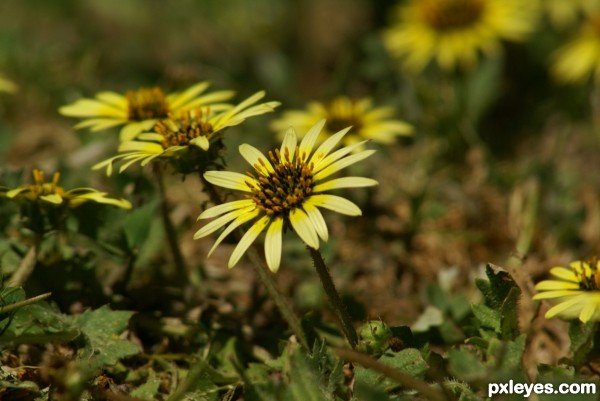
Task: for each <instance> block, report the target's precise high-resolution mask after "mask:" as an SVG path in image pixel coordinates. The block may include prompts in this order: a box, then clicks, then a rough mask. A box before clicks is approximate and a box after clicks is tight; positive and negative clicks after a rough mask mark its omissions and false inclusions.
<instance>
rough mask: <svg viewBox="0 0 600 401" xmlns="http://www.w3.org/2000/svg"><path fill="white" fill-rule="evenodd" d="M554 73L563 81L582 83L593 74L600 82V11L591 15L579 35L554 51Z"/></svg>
mask: <svg viewBox="0 0 600 401" xmlns="http://www.w3.org/2000/svg"><path fill="white" fill-rule="evenodd" d="M552 75H553V76H554V77H555V78H556V80H557V81H559V82H563V83H568V82H571V83H581V82H583V81H585V80H586V79H588V78H589V77H590V75H592V76H593V79H594V82H595V84H596V85H597V84H599V83H600V12H596V13H595V14H591V15H589V16H588V18H587V19H586V20H585V21H584V22H583V24H582V26H581V28H580V29H579V32H578V33H577V35H576V36H575V37H574V38H573V39H572V40H571V41H570V42H568V43H567V44H566V45H564V46H563V47H561V48H560V49H558V50H557V51H556V53H554V62H553V64H552Z"/></svg>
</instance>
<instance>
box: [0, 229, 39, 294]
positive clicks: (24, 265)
mask: <svg viewBox="0 0 600 401" xmlns="http://www.w3.org/2000/svg"><path fill="white" fill-rule="evenodd" d="M40 242H41V238H40V236H39V235H36V237H35V239H34V241H33V245H32V246H31V248H29V250H28V251H27V253H26V254H25V257H24V258H23V259H22V260H21V263H20V264H19V267H17V270H16V271H15V272H14V273H13V275H12V276H11V277H10V280H8V283H7V284H8V286H9V287H21V286H22V285H23V284H25V282H26V281H27V279H28V278H29V276H30V275H31V273H33V269H34V268H35V265H36V263H37V256H38V252H39V247H40Z"/></svg>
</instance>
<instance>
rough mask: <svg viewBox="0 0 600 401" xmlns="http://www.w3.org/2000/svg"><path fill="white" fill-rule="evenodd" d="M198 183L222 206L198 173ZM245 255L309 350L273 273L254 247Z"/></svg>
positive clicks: (241, 232)
mask: <svg viewBox="0 0 600 401" xmlns="http://www.w3.org/2000/svg"><path fill="white" fill-rule="evenodd" d="M200 181H201V182H202V185H203V186H204V189H205V190H206V192H207V193H208V195H209V197H210V200H211V201H212V202H213V203H214V204H215V205H220V204H222V203H223V200H222V199H221V196H220V195H219V193H218V192H217V191H216V190H215V187H214V186H213V185H212V184H211V183H209V182H208V181H206V179H205V178H204V176H203V175H202V173H200ZM234 235H235V236H236V239H237V240H238V241H239V240H240V239H241V238H242V237H243V235H244V232H243V231H242V229H237V230H236V231H235V232H234ZM246 254H247V255H248V258H249V259H250V263H252V266H253V267H254V270H255V271H256V273H257V274H258V277H259V279H260V281H262V283H263V285H264V286H265V289H266V290H267V293H268V294H269V296H270V297H271V299H273V302H275V305H276V306H277V308H278V309H279V312H280V313H281V316H283V318H284V319H285V321H286V322H287V324H288V325H289V326H290V329H291V330H292V332H293V333H294V334H295V335H296V338H298V341H299V342H300V344H302V345H303V346H304V347H305V348H306V349H308V350H310V347H309V346H308V340H307V339H306V335H305V334H304V330H302V325H301V323H300V319H298V317H297V316H296V314H295V313H294V311H293V309H292V307H291V306H290V304H289V302H288V301H287V300H286V298H285V297H284V296H283V294H281V293H280V292H279V290H278V289H277V283H276V282H275V279H274V278H273V273H271V271H270V270H269V268H268V267H267V265H266V264H265V263H264V262H263V260H262V258H261V257H260V255H259V253H258V251H257V250H256V248H255V247H254V246H251V247H250V248H248V250H247V251H246Z"/></svg>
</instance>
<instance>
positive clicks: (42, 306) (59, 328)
mask: <svg viewBox="0 0 600 401" xmlns="http://www.w3.org/2000/svg"><path fill="white" fill-rule="evenodd" d="M19 297H20V295H19ZM79 334H80V331H79V330H78V328H77V327H76V325H74V324H73V322H72V320H71V318H70V317H68V316H67V315H64V314H62V313H60V311H59V310H58V309H57V308H56V307H54V306H52V305H50V304H48V303H46V302H39V303H36V304H31V305H27V306H24V307H22V308H20V309H19V310H18V311H17V312H16V313H15V314H14V317H13V320H12V322H11V323H10V325H9V326H8V328H7V330H6V331H5V332H4V333H3V334H2V336H0V346H2V345H6V344H25V343H36V344H45V343H49V342H54V341H62V342H66V341H70V340H73V339H74V338H76V337H77V336H78V335H79Z"/></svg>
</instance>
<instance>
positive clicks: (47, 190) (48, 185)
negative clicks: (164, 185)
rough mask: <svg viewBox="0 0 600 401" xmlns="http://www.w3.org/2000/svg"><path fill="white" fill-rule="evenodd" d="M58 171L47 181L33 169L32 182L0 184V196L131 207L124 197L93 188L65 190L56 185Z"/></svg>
mask: <svg viewBox="0 0 600 401" xmlns="http://www.w3.org/2000/svg"><path fill="white" fill-rule="evenodd" d="M59 179H60V173H59V172H56V173H54V175H53V176H52V181H50V182H47V181H46V180H45V178H44V172H43V171H41V170H37V169H34V170H33V184H25V185H21V186H18V187H16V188H12V189H11V188H8V187H2V186H0V197H5V198H8V199H13V200H15V201H16V202H19V203H22V204H28V203H38V204H41V205H46V206H48V207H59V206H66V207H71V208H73V207H77V206H80V205H81V204H83V203H86V202H96V203H103V204H107V205H113V206H118V207H121V208H123V209H131V203H129V201H127V200H125V199H115V198H111V197H109V196H108V195H107V194H106V192H100V191H98V190H96V189H93V188H74V189H70V190H65V189H64V188H63V187H61V186H60V185H58V180H59Z"/></svg>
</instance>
